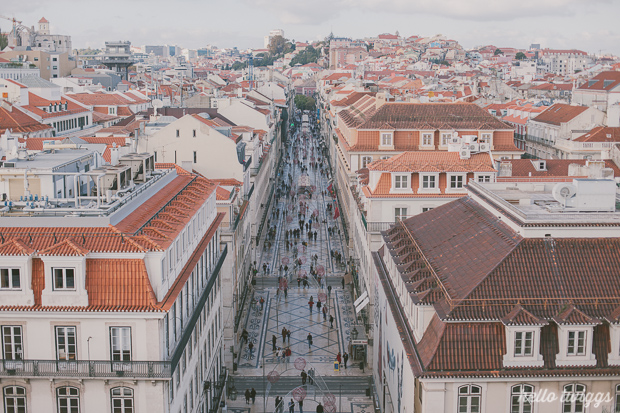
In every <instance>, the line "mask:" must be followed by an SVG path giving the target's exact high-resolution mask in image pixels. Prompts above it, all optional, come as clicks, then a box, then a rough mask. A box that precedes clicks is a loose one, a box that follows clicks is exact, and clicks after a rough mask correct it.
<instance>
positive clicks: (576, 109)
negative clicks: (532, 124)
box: [532, 103, 588, 125]
mask: <svg viewBox="0 0 620 413" xmlns="http://www.w3.org/2000/svg"><path fill="white" fill-rule="evenodd" d="M586 110H588V107H587V106H571V105H565V104H563V103H556V104H555V105H553V106H551V107H550V108H549V109H547V110H546V111H544V112H543V113H541V114H540V115H538V116H536V117H535V118H533V119H532V120H534V121H536V122H543V123H549V124H551V125H561V124H562V123H566V122H569V121H571V120H573V119H574V118H576V117H577V116H579V115H581V114H582V113H583V112H585V111H586Z"/></svg>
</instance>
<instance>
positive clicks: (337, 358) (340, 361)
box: [336, 352, 342, 364]
mask: <svg viewBox="0 0 620 413" xmlns="http://www.w3.org/2000/svg"><path fill="white" fill-rule="evenodd" d="M336 360H337V361H338V364H341V363H342V354H340V352H338V354H337V355H336Z"/></svg>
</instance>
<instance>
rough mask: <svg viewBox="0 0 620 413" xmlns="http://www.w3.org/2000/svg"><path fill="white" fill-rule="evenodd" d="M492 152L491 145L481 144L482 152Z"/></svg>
mask: <svg viewBox="0 0 620 413" xmlns="http://www.w3.org/2000/svg"><path fill="white" fill-rule="evenodd" d="M490 151H491V144H489V143H481V144H480V152H490Z"/></svg>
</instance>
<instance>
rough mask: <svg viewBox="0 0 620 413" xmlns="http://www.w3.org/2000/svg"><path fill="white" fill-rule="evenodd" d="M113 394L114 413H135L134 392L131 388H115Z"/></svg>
mask: <svg viewBox="0 0 620 413" xmlns="http://www.w3.org/2000/svg"><path fill="white" fill-rule="evenodd" d="M110 393H111V394H112V413H133V412H134V409H133V390H132V389H130V388H129V387H115V388H113V389H112V390H110Z"/></svg>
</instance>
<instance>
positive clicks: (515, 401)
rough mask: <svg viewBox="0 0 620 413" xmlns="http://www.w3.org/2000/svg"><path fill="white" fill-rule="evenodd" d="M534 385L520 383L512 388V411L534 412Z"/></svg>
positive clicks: (520, 412)
mask: <svg viewBox="0 0 620 413" xmlns="http://www.w3.org/2000/svg"><path fill="white" fill-rule="evenodd" d="M533 397H534V386H530V385H529V384H518V385H516V386H512V389H511V390H510V413H532V399H533Z"/></svg>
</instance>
